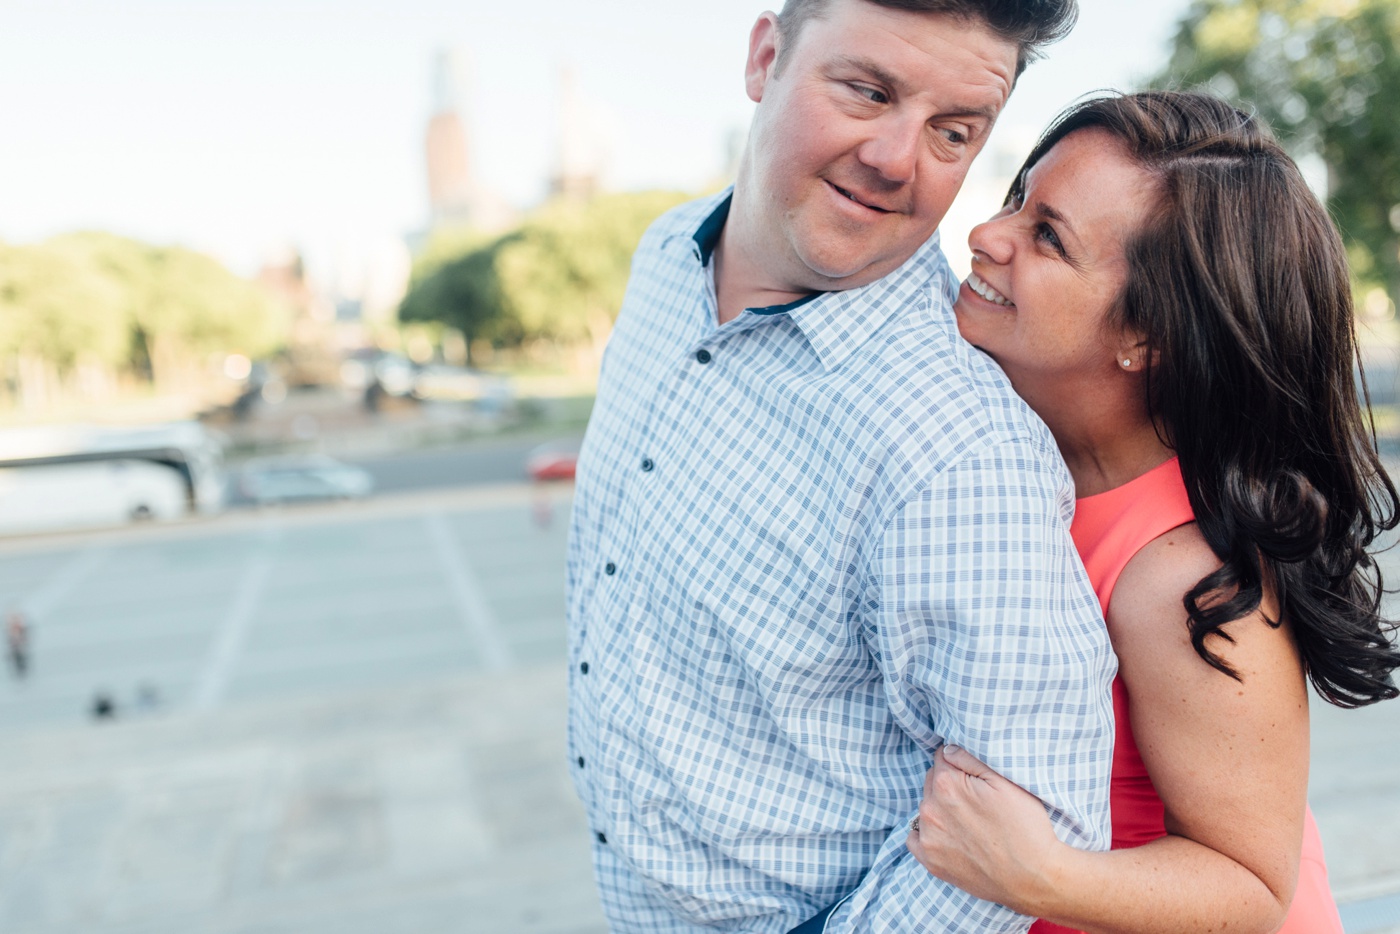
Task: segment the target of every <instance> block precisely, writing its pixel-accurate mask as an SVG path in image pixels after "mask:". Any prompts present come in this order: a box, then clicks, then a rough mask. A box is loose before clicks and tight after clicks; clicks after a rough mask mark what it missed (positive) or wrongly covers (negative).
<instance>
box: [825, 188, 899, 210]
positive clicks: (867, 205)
mask: <svg viewBox="0 0 1400 934" xmlns="http://www.w3.org/2000/svg"><path fill="white" fill-rule="evenodd" d="M827 184H828V185H830V186H831V187H832V188H835V189H836V191H837V192H838V193H839V194H841V195H843V196H845V197H847V198H849V199H850V200H852V201H854V202H855V203H856V204H858V205H860V206H861V207H863V208H869V209H870V210H872V211H879V212H880V213H881V214H890V213H893V212H891V211H890V210H889V209H888V208H882V207H879V206H878V205H874V204H871V203H869V202H868V201H862V200H860V199H859V198H857V197H856V196H855V195H853V194H851V193H850V192H849V191H847V190H846V189H844V188H842V187H841V186H840V185H837V184H835V183H834V182H827Z"/></svg>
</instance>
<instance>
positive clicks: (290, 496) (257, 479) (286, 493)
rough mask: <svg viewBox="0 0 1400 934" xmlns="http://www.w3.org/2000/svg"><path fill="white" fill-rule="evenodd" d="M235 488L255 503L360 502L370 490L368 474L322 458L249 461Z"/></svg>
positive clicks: (274, 458) (370, 479)
mask: <svg viewBox="0 0 1400 934" xmlns="http://www.w3.org/2000/svg"><path fill="white" fill-rule="evenodd" d="M238 485H239V488H240V489H241V490H242V491H243V494H244V495H245V496H247V497H248V498H249V499H251V500H253V501H254V502H255V503H259V504H263V503H286V502H292V501H296V500H315V499H363V498H364V497H366V496H368V495H369V494H370V493H371V492H372V491H373V490H374V477H373V476H371V475H370V473H369V471H367V470H365V469H363V468H361V467H355V466H352V465H350V464H346V463H343V462H341V461H338V460H336V459H335V458H333V457H328V456H326V455H324V454H311V455H305V456H295V457H268V458H260V459H258V460H252V461H249V462H248V463H247V464H245V465H244V466H243V469H242V471H240V472H239V476H238Z"/></svg>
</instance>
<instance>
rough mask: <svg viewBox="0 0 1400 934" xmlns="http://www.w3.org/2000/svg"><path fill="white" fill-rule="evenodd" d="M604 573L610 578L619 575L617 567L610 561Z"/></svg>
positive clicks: (605, 566) (604, 566)
mask: <svg viewBox="0 0 1400 934" xmlns="http://www.w3.org/2000/svg"><path fill="white" fill-rule="evenodd" d="M603 573H604V574H606V575H608V576H609V577H612V576H613V575H614V574H616V573H617V565H615V564H613V563H612V562H611V561H609V562H608V563H607V564H605V565H603Z"/></svg>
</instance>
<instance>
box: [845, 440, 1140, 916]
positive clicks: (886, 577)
mask: <svg viewBox="0 0 1400 934" xmlns="http://www.w3.org/2000/svg"><path fill="white" fill-rule="evenodd" d="M1071 496H1072V494H1071V493H1070V492H1069V488H1068V478H1067V476H1065V475H1064V473H1063V468H1062V467H1061V466H1060V465H1059V464H1058V463H1056V462H1055V461H1054V460H1053V459H1051V458H1050V457H1048V456H1047V455H1046V454H1045V453H1043V452H1040V451H1038V450H1037V449H1036V448H1035V447H1034V446H1033V445H1032V444H1031V443H1029V442H1027V443H1017V444H1003V445H999V446H993V447H988V448H986V449H983V450H981V451H977V452H974V454H973V455H972V456H969V457H966V458H964V459H962V460H960V461H959V462H957V463H956V464H954V465H952V466H951V467H949V468H948V469H946V470H945V471H943V472H942V473H941V474H940V475H939V476H938V477H936V478H935V479H934V481H933V483H932V484H931V485H930V486H929V487H928V488H927V489H926V490H924V491H922V492H921V493H920V495H918V496H916V497H914V498H913V499H911V500H909V501H908V502H906V503H905V504H904V506H903V507H902V508H901V509H900V510H899V512H898V513H897V514H896V515H895V516H894V517H893V519H892V520H891V521H890V522H889V523H888V524H887V525H886V527H885V529H884V532H883V535H882V537H881V540H880V542H879V546H878V549H876V552H875V554H874V556H873V559H872V567H871V571H870V573H871V575H872V584H873V588H872V589H873V592H874V593H875V594H876V595H877V597H878V600H879V606H878V607H877V608H873V612H872V613H871V614H870V619H869V621H868V622H869V623H870V625H869V628H868V638H869V640H870V645H871V649H872V651H873V652H874V653H875V655H876V656H877V659H878V662H879V664H880V667H881V671H882V673H883V675H884V677H885V682H886V690H887V695H888V697H889V700H890V705H891V709H892V710H893V711H894V714H895V716H896V718H897V719H898V721H899V722H900V725H901V726H902V727H903V729H904V730H905V731H906V732H907V733H908V734H909V735H910V736H911V737H912V738H913V739H914V740H915V742H917V743H918V744H919V745H920V746H922V747H923V748H924V749H926V750H927V751H928V753H929V754H930V756H932V753H933V751H934V750H935V749H936V748H937V747H938V746H939V745H941V744H942V743H944V742H950V743H956V744H958V745H961V746H963V747H965V748H966V749H968V750H969V751H970V752H972V753H973V754H974V755H975V756H977V757H978V758H979V759H981V760H982V761H984V762H986V763H987V764H988V765H990V766H991V767H992V768H994V769H996V770H997V771H998V772H1000V773H1001V774H1003V775H1005V776H1006V777H1007V778H1009V779H1011V780H1012V781H1014V782H1016V783H1017V784H1019V785H1021V786H1022V787H1024V788H1026V789H1028V790H1030V791H1031V792H1032V793H1033V794H1035V795H1037V796H1038V797H1040V798H1041V800H1042V801H1044V802H1045V804H1046V808H1047V810H1048V812H1049V814H1050V817H1051V819H1052V821H1053V823H1054V825H1055V830H1056V833H1057V834H1058V835H1059V837H1060V838H1061V839H1062V840H1065V841H1066V842H1068V843H1070V844H1072V845H1074V846H1078V847H1081V848H1086V849H1107V848H1108V845H1109V841H1110V833H1109V813H1108V790H1109V772H1110V767H1111V762H1112V751H1113V709H1112V700H1111V695H1110V686H1111V682H1112V678H1113V675H1114V672H1115V670H1116V660H1115V659H1114V656H1113V653H1112V651H1111V649H1110V647H1109V644H1108V636H1107V631H1106V628H1105V626H1104V623H1103V619H1102V616H1101V614H1100V612H1099V608H1098V601H1097V600H1096V598H1095V596H1094V593H1093V591H1092V590H1091V589H1090V587H1089V584H1088V581H1087V580H1086V579H1085V576H1084V571H1083V566H1082V565H1081V564H1080V561H1079V558H1078V556H1077V554H1076V553H1075V550H1074V545H1073V542H1072V541H1071V539H1070V536H1069V529H1068V522H1069V516H1070V513H1071V512H1072V509H1073V501H1072V499H1071V498H1070V497H1071ZM915 797H917V795H916V796H915ZM913 816H914V813H913V812H911V813H910V814H909V815H908V817H909V818H911V819H912V817H913ZM907 833H908V825H907V823H901V824H900V825H898V826H896V827H895V828H893V830H892V832H891V834H890V837H889V839H888V840H886V842H885V844H884V846H883V847H882V849H881V851H880V853H879V855H878V856H877V858H876V860H875V863H874V865H873V866H872V868H871V871H870V872H869V873H868V874H867V876H866V877H865V879H864V880H863V881H862V883H861V885H860V886H859V887H858V888H857V890H856V891H855V892H854V893H853V894H852V895H851V897H849V898H848V899H847V900H846V901H845V902H843V903H842V904H841V905H840V907H839V908H838V909H837V910H836V911H835V912H833V914H832V918H831V921H830V922H829V923H828V925H827V928H826V929H827V931H829V932H852V934H855V932H887V931H896V930H899V931H903V930H937V931H954V932H962V931H967V932H973V931H975V932H979V934H987V932H1001V931H1007V932H1011V931H1024V930H1025V929H1026V927H1027V925H1028V924H1029V919H1027V918H1024V917H1021V916H1018V915H1016V914H1014V913H1013V912H1011V911H1010V910H1009V909H1007V908H1004V907H1002V906H1000V905H996V904H993V903H991V902H986V901H983V900H981V899H977V898H974V897H973V896H971V895H968V894H967V893H965V892H963V891H961V890H959V889H957V888H955V887H953V886H952V885H949V884H948V883H945V882H943V881H942V880H940V879H937V878H935V877H934V876H932V875H930V874H929V873H928V871H927V870H925V869H924V867H923V866H922V865H920V864H919V863H918V861H917V860H915V859H914V858H913V857H912V856H911V855H910V854H909V852H908V850H907V849H906V848H905V845H904V842H905V839H906V836H907Z"/></svg>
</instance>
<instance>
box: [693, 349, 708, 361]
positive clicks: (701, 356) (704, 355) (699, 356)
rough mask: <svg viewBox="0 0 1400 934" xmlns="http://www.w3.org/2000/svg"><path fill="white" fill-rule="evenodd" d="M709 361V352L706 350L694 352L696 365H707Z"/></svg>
mask: <svg viewBox="0 0 1400 934" xmlns="http://www.w3.org/2000/svg"><path fill="white" fill-rule="evenodd" d="M710 360H711V357H710V352H709V351H708V350H697V351H695V362H697V363H709V362H710Z"/></svg>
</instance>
